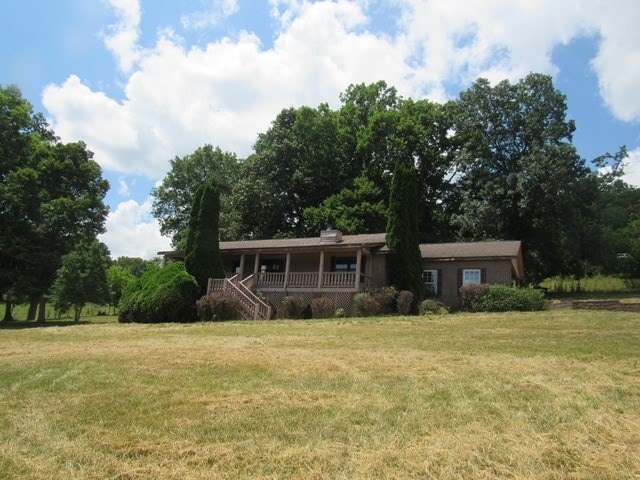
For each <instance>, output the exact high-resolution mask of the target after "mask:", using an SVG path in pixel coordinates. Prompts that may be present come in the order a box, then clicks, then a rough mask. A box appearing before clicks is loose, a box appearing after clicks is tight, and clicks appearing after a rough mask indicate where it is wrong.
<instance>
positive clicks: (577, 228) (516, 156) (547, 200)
mask: <svg viewBox="0 0 640 480" xmlns="http://www.w3.org/2000/svg"><path fill="white" fill-rule="evenodd" d="M450 106H451V107H452V108H451V110H452V112H454V121H455V124H454V131H455V137H454V139H453V141H454V142H455V143H456V145H457V151H456V163H457V168H458V174H459V177H458V184H457V186H458V188H459V195H460V211H459V214H458V215H457V216H456V217H455V218H454V226H455V227H457V228H458V229H459V231H460V237H461V238H464V239H470V240H484V239H517V240H522V241H523V247H524V254H525V265H526V268H527V273H528V276H529V278H530V279H539V278H541V277H544V276H547V275H550V274H556V273H569V272H572V271H575V270H576V269H577V268H578V266H579V263H580V261H581V260H583V259H584V256H585V249H586V247H587V245H588V242H589V241H590V240H589V235H588V234H587V231H586V230H588V229H589V219H591V218H594V215H595V214H594V212H593V205H594V199H595V196H596V190H597V182H596V179H595V176H594V175H593V174H592V173H591V171H590V170H589V169H588V168H587V167H586V165H585V162H584V160H583V159H581V158H580V156H579V155H578V154H577V152H576V149H575V148H574V146H573V145H572V143H571V140H572V133H573V131H574V130H575V126H574V122H573V120H568V119H567V118H566V110H567V107H566V102H565V96H564V95H563V94H562V93H560V92H559V91H558V90H557V89H556V88H555V87H554V85H553V82H552V79H551V77H549V76H547V75H541V74H530V75H528V76H527V77H525V78H524V79H522V80H520V81H519V82H517V83H515V84H511V83H510V82H509V81H506V80H505V81H502V82H500V83H499V84H497V85H496V86H491V85H490V84H489V82H488V80H486V79H479V80H477V81H476V82H475V83H474V84H473V86H472V87H471V88H470V89H468V90H467V91H465V92H463V93H462V94H461V95H460V98H459V99H458V100H457V101H456V102H455V104H453V105H450Z"/></svg>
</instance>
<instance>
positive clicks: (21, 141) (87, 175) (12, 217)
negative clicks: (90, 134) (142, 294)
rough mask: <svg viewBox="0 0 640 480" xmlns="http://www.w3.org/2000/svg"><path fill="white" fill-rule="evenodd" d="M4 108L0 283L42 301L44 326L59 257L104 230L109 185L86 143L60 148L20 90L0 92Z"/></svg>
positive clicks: (0, 126) (0, 130) (0, 135)
mask: <svg viewBox="0 0 640 480" xmlns="http://www.w3.org/2000/svg"><path fill="white" fill-rule="evenodd" d="M0 110H1V111H2V113H1V114H0V117H2V119H1V120H0V139H1V141H2V145H0V150H1V151H2V152H3V155H7V157H6V158H3V159H2V168H1V170H2V172H0V176H1V177H2V181H1V182H0V222H1V223H0V251H1V252H2V255H0V272H1V273H0V278H2V280H1V281H0V283H1V284H2V285H1V286H2V288H3V289H5V290H6V289H8V288H11V289H13V290H14V291H16V292H18V293H23V294H24V293H26V294H28V295H29V296H30V298H31V300H32V303H35V302H36V301H39V302H40V307H41V308H40V315H39V320H40V321H44V308H43V307H44V293H45V292H46V291H47V289H48V288H49V287H50V285H51V283H52V282H53V279H54V278H55V273H56V271H57V270H58V268H59V267H60V264H61V259H62V257H63V256H64V255H66V254H67V253H69V252H70V251H71V250H72V249H73V248H74V246H75V245H76V244H77V243H79V242H82V241H91V240H93V239H94V238H95V236H96V234H98V233H100V232H102V231H103V225H104V220H105V217H106V215H107V211H108V209H107V207H106V206H105V205H104V203H103V198H104V196H105V194H106V192H107V190H108V188H109V184H108V182H107V181H106V180H104V179H102V176H101V170H100V167H99V166H98V164H97V163H96V162H94V161H93V159H92V156H93V154H92V153H91V152H90V151H89V150H87V148H86V145H85V144H84V143H82V142H75V143H68V144H63V143H60V142H59V141H58V140H57V139H56V138H55V136H54V135H53V133H52V132H51V131H49V130H48V128H47V125H46V122H44V120H43V119H42V117H41V116H40V115H37V114H35V115H34V114H33V113H32V110H31V105H30V104H29V103H28V102H27V101H26V100H24V99H22V98H21V96H20V93H19V90H18V89H17V88H15V87H8V88H5V89H1V88H0ZM16 124H17V125H16ZM16 137H17V138H16Z"/></svg>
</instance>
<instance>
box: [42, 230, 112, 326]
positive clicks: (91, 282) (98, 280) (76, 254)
mask: <svg viewBox="0 0 640 480" xmlns="http://www.w3.org/2000/svg"><path fill="white" fill-rule="evenodd" d="M109 263H110V259H109V249H108V248H107V247H106V246H105V245H104V244H102V243H100V242H98V241H93V242H91V243H80V244H78V245H77V247H76V248H75V249H74V250H73V251H71V252H70V253H68V254H67V255H65V256H64V257H63V259H62V266H61V267H60V269H58V271H57V273H56V278H55V281H54V282H53V285H52V287H51V296H52V299H53V305H54V307H55V308H56V309H57V310H58V311H62V312H65V311H68V310H69V309H70V308H73V311H74V315H73V320H74V322H76V323H78V322H79V321H80V314H81V313H82V309H83V307H84V306H85V305H86V304H87V303H90V302H91V303H98V304H104V303H107V302H108V301H109V286H108V282H107V268H108V267H109Z"/></svg>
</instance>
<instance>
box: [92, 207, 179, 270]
mask: <svg viewBox="0 0 640 480" xmlns="http://www.w3.org/2000/svg"><path fill="white" fill-rule="evenodd" d="M150 212H151V200H150V199H148V200H147V201H146V202H144V203H143V204H139V203H138V202H136V201H135V200H127V201H126V202H122V203H120V204H119V205H118V207H117V208H116V210H115V211H114V212H111V213H109V215H108V216H107V221H106V224H105V226H106V229H107V231H106V233H103V234H101V235H99V236H98V240H100V241H101V242H103V243H104V244H106V245H107V247H109V250H110V252H111V257H112V258H117V257H122V256H126V257H141V258H145V259H149V258H153V257H155V256H156V253H157V252H160V251H164V250H170V249H171V241H170V240H169V239H168V238H166V237H163V236H161V235H160V227H159V226H158V222H157V220H155V219H154V218H153V217H151V215H150Z"/></svg>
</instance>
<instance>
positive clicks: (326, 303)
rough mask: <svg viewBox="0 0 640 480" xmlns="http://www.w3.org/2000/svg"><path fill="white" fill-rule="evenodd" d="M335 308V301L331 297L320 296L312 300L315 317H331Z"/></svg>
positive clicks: (312, 313) (313, 315) (312, 310)
mask: <svg viewBox="0 0 640 480" xmlns="http://www.w3.org/2000/svg"><path fill="white" fill-rule="evenodd" d="M335 310H336V305H335V302H334V301H333V300H331V299H330V298H327V297H320V298H314V299H313V300H311V316H312V317H313V318H331V317H332V316H333V314H334V313H335Z"/></svg>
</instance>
